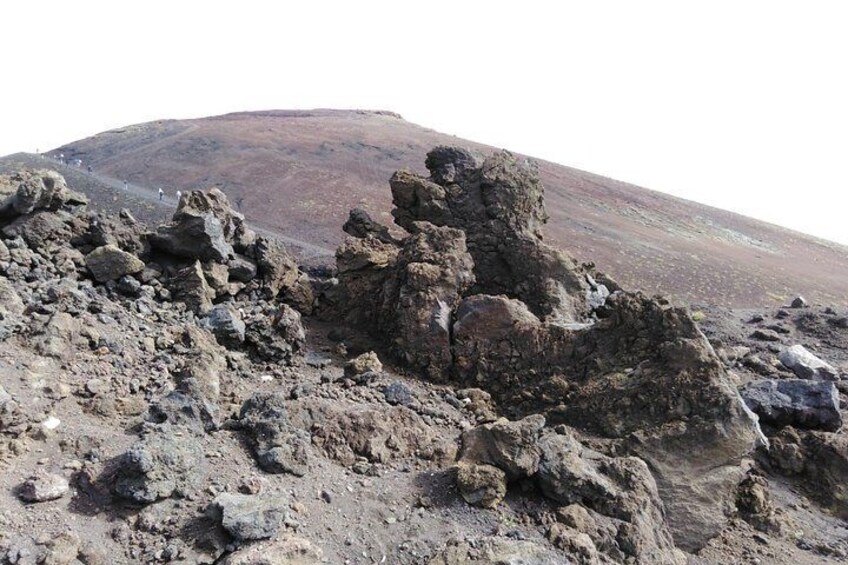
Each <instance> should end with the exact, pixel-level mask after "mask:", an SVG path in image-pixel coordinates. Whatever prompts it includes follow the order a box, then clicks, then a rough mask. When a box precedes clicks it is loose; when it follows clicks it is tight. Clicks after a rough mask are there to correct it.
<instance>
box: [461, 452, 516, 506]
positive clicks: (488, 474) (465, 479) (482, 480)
mask: <svg viewBox="0 0 848 565" xmlns="http://www.w3.org/2000/svg"><path fill="white" fill-rule="evenodd" d="M456 484H457V487H458V488H459V494H460V495H462V498H463V499H465V502H467V503H468V504H472V505H474V506H480V507H482V508H495V507H496V506H497V505H498V504H500V503H501V501H502V500H503V498H504V496H506V473H504V472H503V471H502V470H500V469H498V468H497V467H493V466H492V465H477V464H474V463H462V462H460V463H459V464H458V465H457V467H456Z"/></svg>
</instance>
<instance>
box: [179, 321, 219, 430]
mask: <svg viewBox="0 0 848 565" xmlns="http://www.w3.org/2000/svg"><path fill="white" fill-rule="evenodd" d="M174 348H175V350H176V351H178V352H179V353H180V354H181V357H182V358H183V362H182V364H181V365H180V366H179V367H178V369H177V370H176V372H175V374H174V381H175V383H176V388H177V391H179V392H182V393H184V394H186V395H188V396H189V397H191V398H193V399H194V400H195V401H197V403H198V405H199V407H201V408H202V410H203V417H204V419H206V420H207V421H209V422H214V420H215V415H216V414H217V411H218V408H217V405H216V403H217V402H218V396H219V394H220V392H221V374H223V373H224V372H225V371H226V369H227V361H226V359H225V357H224V351H223V350H222V349H221V348H220V347H219V346H218V344H217V343H216V342H215V340H214V339H213V337H212V336H211V335H210V334H209V333H208V332H206V331H204V330H202V329H201V328H198V327H195V326H186V327H185V328H184V330H183V332H182V333H181V334H180V336H179V338H178V341H177V342H176V343H175V346H174Z"/></svg>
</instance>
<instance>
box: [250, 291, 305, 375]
mask: <svg viewBox="0 0 848 565" xmlns="http://www.w3.org/2000/svg"><path fill="white" fill-rule="evenodd" d="M245 326H246V329H245V336H244V340H245V343H246V344H247V345H248V346H249V347H250V349H251V351H252V352H253V354H254V355H256V357H258V358H259V359H262V360H264V361H272V362H275V363H290V362H291V360H292V357H293V356H294V355H295V354H296V353H298V352H299V351H301V350H302V349H303V344H304V342H305V341H306V330H305V329H304V328H303V323H302V321H301V316H300V313H299V312H298V311H297V310H295V309H294V308H292V307H290V306H288V305H286V304H281V305H280V306H279V307H278V308H272V309H268V310H265V309H263V310H262V311H260V312H258V313H255V314H253V315H250V316H249V317H247V318H246V320H245Z"/></svg>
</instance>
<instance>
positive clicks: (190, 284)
mask: <svg viewBox="0 0 848 565" xmlns="http://www.w3.org/2000/svg"><path fill="white" fill-rule="evenodd" d="M170 288H171V292H173V293H174V298H175V299H176V300H179V301H181V302H184V303H185V305H186V306H187V307H188V308H189V309H190V310H192V311H193V312H194V313H195V314H205V313H206V312H209V311H210V310H211V309H212V299H213V298H214V297H215V291H214V290H212V288H211V287H210V286H209V284H208V283H207V282H206V277H205V276H204V274H203V268H202V267H201V265H200V261H195V262H194V263H193V264H191V265H189V266H188V267H185V268H184V269H181V270H180V271H178V272H177V274H176V275H174V276H173V277H172V278H171V280H170Z"/></svg>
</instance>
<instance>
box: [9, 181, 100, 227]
mask: <svg viewBox="0 0 848 565" xmlns="http://www.w3.org/2000/svg"><path fill="white" fill-rule="evenodd" d="M7 182H8V183H9V184H12V185H17V189H16V190H15V192H14V193H13V194H11V195H10V196H8V197H7V198H6V199H5V200H4V201H3V202H0V220H2V219H7V218H14V217H17V216H23V215H27V214H31V213H33V212H34V211H36V210H50V211H56V210H58V209H60V208H62V207H68V206H70V207H81V206H85V205H86V204H87V203H88V199H87V198H86V197H85V195H83V194H80V193H78V192H74V191H73V190H71V189H69V188H68V185H67V184H66V183H65V178H64V177H63V176H62V175H60V174H59V173H57V172H55V171H48V170H35V171H33V170H25V171H20V172H17V173H14V174H12V175H11V176H10V177H9V178H8V181H7Z"/></svg>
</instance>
